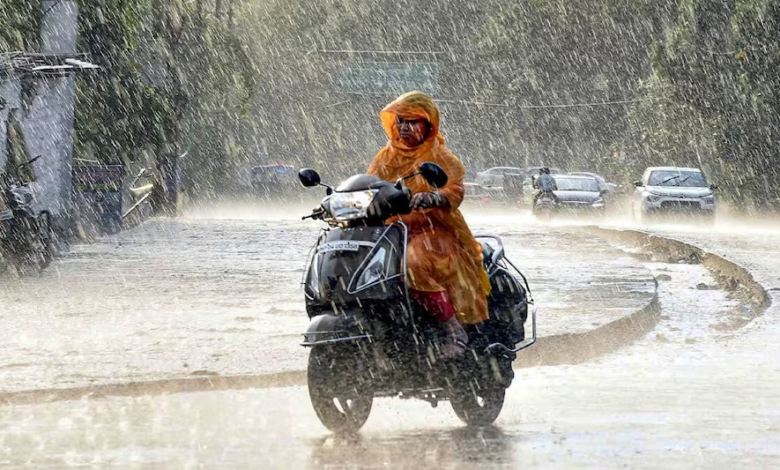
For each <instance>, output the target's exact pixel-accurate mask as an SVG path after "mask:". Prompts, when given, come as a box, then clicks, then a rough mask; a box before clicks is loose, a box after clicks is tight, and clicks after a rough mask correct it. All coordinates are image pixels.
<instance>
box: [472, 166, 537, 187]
mask: <svg viewBox="0 0 780 470" xmlns="http://www.w3.org/2000/svg"><path fill="white" fill-rule="evenodd" d="M523 174H525V170H524V169H523V168H519V167H512V166H497V167H493V168H488V169H487V170H484V171H480V172H479V173H477V178H476V179H475V180H474V182H475V183H477V184H478V185H480V186H483V187H488V188H490V187H499V186H500V187H503V186H504V175H523Z"/></svg>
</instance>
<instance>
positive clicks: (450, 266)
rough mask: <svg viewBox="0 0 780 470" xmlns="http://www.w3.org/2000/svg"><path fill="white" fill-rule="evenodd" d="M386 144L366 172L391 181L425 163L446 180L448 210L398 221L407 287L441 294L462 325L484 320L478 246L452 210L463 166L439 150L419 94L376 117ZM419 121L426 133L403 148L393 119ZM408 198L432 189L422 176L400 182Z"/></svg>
mask: <svg viewBox="0 0 780 470" xmlns="http://www.w3.org/2000/svg"><path fill="white" fill-rule="evenodd" d="M380 116H381V118H382V125H383V126H384V128H385V132H386V133H387V136H388V137H389V138H390V141H389V142H388V143H387V145H386V146H385V147H384V148H383V149H382V150H380V151H379V153H378V154H377V155H376V156H375V157H374V160H373V161H372V162H371V165H370V166H369V168H368V173H369V174H372V175H375V176H378V177H380V178H382V179H384V180H387V181H392V182H395V181H396V180H397V179H398V178H400V177H403V176H406V175H408V174H411V173H413V172H415V171H416V169H417V168H418V167H419V166H420V164H421V163H423V162H426V161H431V162H434V163H436V164H438V165H440V166H441V167H442V168H443V169H444V171H446V172H447V175H448V176H449V182H448V183H447V185H446V186H445V187H443V188H441V189H440V192H441V193H442V194H444V195H445V196H446V197H447V199H448V200H449V202H450V207H449V208H433V209H425V210H418V211H414V212H412V213H411V214H408V215H404V216H402V217H400V218H401V220H402V221H403V222H404V223H405V224H406V225H407V226H408V227H409V246H408V251H407V257H408V258H407V260H408V264H407V266H408V270H409V279H408V282H409V287H410V288H412V289H415V290H418V291H424V292H442V291H446V293H447V296H448V297H449V299H450V302H452V305H453V307H454V308H455V315H456V317H457V319H458V321H460V323H463V324H475V323H480V322H482V321H485V320H487V319H488V310H487V295H488V294H489V293H490V281H489V279H488V277H487V273H486V272H485V269H484V268H483V265H482V248H481V246H480V244H479V242H477V240H476V239H475V238H474V236H473V235H472V233H471V230H470V229H469V227H468V225H466V221H465V219H464V218H463V215H462V214H461V213H460V211H459V210H458V206H460V203H461V202H462V201H463V195H464V188H463V178H464V176H465V173H466V171H465V168H464V167H463V164H462V163H461V162H460V160H458V158H457V157H456V156H455V155H453V153H452V152H450V151H449V150H448V149H447V147H445V146H444V137H442V136H441V134H439V109H438V107H437V106H436V104H435V103H434V101H433V99H431V98H430V97H429V96H427V95H425V94H424V93H421V92H410V93H406V94H404V95H401V96H400V97H398V98H397V99H396V100H395V101H393V102H392V103H390V104H389V105H387V106H386V107H385V109H383V110H382V112H381V113H380ZM397 116H401V117H403V118H405V119H420V118H422V119H425V120H427V121H428V122H429V123H430V124H431V126H432V131H431V132H430V134H429V135H428V137H427V138H426V140H425V141H424V142H423V143H422V144H420V145H418V146H417V147H413V148H409V147H407V146H405V145H404V144H403V143H402V141H401V140H400V138H399V136H398V129H397V128H396V117H397ZM406 185H407V186H408V187H409V188H410V189H411V190H412V194H416V193H419V192H427V191H435V188H433V187H432V186H430V185H429V184H428V183H427V182H426V181H425V180H424V179H423V178H422V177H419V176H418V177H415V178H411V179H408V180H406Z"/></svg>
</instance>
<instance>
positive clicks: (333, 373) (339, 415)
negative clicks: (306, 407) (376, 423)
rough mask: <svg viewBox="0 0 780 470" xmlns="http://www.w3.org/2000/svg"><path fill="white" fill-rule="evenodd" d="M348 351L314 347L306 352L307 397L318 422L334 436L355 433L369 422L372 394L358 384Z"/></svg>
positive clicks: (364, 385)
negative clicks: (307, 360) (307, 357)
mask: <svg viewBox="0 0 780 470" xmlns="http://www.w3.org/2000/svg"><path fill="white" fill-rule="evenodd" d="M350 353H351V351H349V352H348V351H339V350H338V349H337V348H332V347H328V346H314V347H312V349H311V352H310V353H309V367H308V371H307V381H308V386H309V398H310V399H311V404H312V407H313V408H314V412H315V413H316V414H317V417H318V418H319V420H320V422H321V423H322V424H323V425H324V426H325V427H326V428H328V429H329V430H330V431H333V432H335V433H352V432H357V431H359V430H360V428H362V427H363V425H364V424H365V423H366V420H368V416H369V415H370V414H371V407H372V405H373V403H374V394H373V392H372V391H371V390H370V388H369V387H368V386H367V384H364V383H360V382H359V378H358V377H359V374H358V372H359V371H358V367H357V366H358V360H357V358H356V357H355V356H354V354H350Z"/></svg>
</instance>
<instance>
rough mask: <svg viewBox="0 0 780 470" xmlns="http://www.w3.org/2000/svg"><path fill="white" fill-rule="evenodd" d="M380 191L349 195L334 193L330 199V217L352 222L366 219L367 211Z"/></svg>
mask: <svg viewBox="0 0 780 470" xmlns="http://www.w3.org/2000/svg"><path fill="white" fill-rule="evenodd" d="M377 193H379V190H378V189H371V190H368V191H354V192H349V193H334V194H333V195H331V196H330V197H329V198H328V209H329V212H330V215H331V216H333V218H334V219H337V220H352V219H361V218H364V217H366V215H367V214H366V210H367V209H368V205H369V204H371V201H373V200H374V197H376V195H377Z"/></svg>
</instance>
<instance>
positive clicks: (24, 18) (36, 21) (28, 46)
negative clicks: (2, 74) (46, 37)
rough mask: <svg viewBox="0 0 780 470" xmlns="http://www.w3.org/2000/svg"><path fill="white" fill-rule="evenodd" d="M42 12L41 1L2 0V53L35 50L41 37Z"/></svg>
mask: <svg viewBox="0 0 780 470" xmlns="http://www.w3.org/2000/svg"><path fill="white" fill-rule="evenodd" d="M42 13H43V12H42V11H41V6H40V3H39V2H34V1H30V0H3V1H2V2H0V53H2V52H12V51H24V50H27V51H30V50H35V49H36V48H37V44H38V42H39V37H40V34H39V31H40V22H41V15H42Z"/></svg>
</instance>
